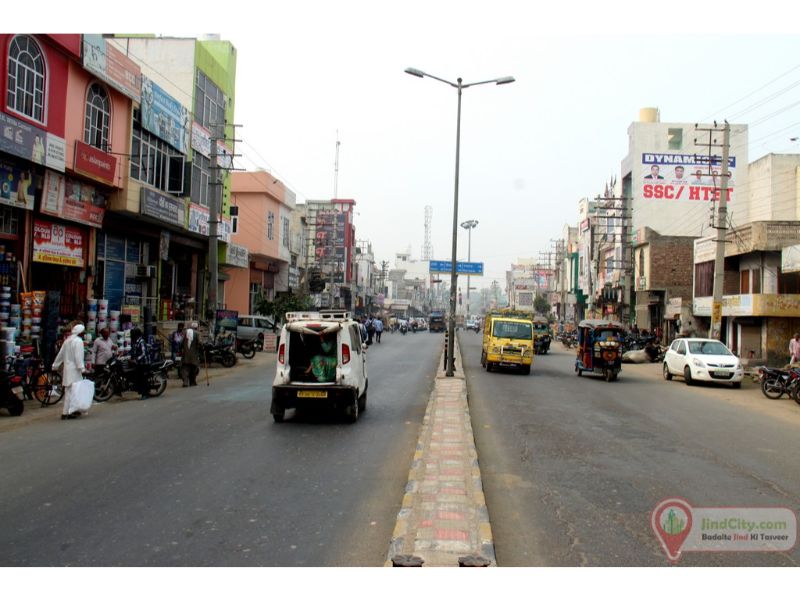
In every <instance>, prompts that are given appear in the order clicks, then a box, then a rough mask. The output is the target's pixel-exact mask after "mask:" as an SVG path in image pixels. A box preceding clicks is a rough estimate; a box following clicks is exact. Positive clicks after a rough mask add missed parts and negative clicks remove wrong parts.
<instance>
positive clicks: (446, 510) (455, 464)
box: [385, 338, 497, 567]
mask: <svg viewBox="0 0 800 600" xmlns="http://www.w3.org/2000/svg"><path fill="white" fill-rule="evenodd" d="M455 349H456V350H455V356H456V360H455V365H456V372H455V376H454V377H445V373H444V370H443V369H442V365H443V359H444V350H442V354H441V355H440V356H439V362H438V363H437V375H436V379H435V382H434V387H433V391H432V392H431V396H430V400H429V401H428V407H427V409H426V411H425V417H424V419H423V421H422V429H421V431H420V435H419V439H418V441H417V449H416V452H415V453H414V459H413V461H412V463H411V468H410V470H409V473H408V483H407V484H406V490H405V495H404V496H403V504H402V506H401V508H400V511H399V512H398V514H397V522H396V524H395V528H394V533H393V534H392V540H391V542H390V544H389V552H388V556H387V561H386V563H385V564H386V566H392V558H393V557H398V556H403V555H405V556H408V555H413V556H417V557H419V558H422V559H423V560H424V564H423V566H425V567H457V566H459V560H458V559H459V558H460V557H464V556H469V555H472V556H475V555H479V556H482V557H483V558H485V559H487V561H489V563H490V566H497V564H496V559H495V553H494V541H493V539H492V529H491V526H490V524H489V512H488V510H487V509H486V500H485V498H484V495H483V484H482V482H481V473H480V468H479V466H478V453H477V450H476V448H475V439H474V437H473V432H472V423H471V421H470V416H469V405H468V401H467V386H466V381H465V379H464V371H463V368H462V361H461V350H460V347H459V345H458V338H456V340H455Z"/></svg>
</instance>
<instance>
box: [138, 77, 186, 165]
mask: <svg viewBox="0 0 800 600" xmlns="http://www.w3.org/2000/svg"><path fill="white" fill-rule="evenodd" d="M141 106H142V127H143V128H144V129H146V130H147V131H149V132H150V133H152V134H153V135H155V136H156V137H158V138H160V139H162V140H164V141H165V142H167V143H168V144H169V145H170V146H172V147H173V148H175V149H176V150H178V152H181V153H182V154H186V135H187V132H188V129H189V111H188V110H187V108H186V107H185V106H184V105H183V104H181V103H180V102H178V101H177V100H176V99H175V98H173V97H172V96H170V95H169V94H168V93H167V92H165V91H164V89H163V88H161V86H159V85H158V84H157V83H155V82H154V81H153V80H152V79H150V78H148V77H145V76H144V75H142V104H141Z"/></svg>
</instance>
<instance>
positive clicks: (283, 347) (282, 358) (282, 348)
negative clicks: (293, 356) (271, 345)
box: [278, 344, 286, 365]
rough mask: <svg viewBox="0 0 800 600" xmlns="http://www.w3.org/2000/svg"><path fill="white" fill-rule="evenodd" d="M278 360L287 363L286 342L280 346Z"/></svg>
mask: <svg viewBox="0 0 800 600" xmlns="http://www.w3.org/2000/svg"><path fill="white" fill-rule="evenodd" d="M278 362H279V363H281V364H282V365H283V364H286V344H281V346H280V348H278Z"/></svg>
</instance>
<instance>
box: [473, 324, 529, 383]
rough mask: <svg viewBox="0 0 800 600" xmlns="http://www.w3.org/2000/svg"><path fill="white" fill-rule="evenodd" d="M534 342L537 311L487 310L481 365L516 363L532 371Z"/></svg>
mask: <svg viewBox="0 0 800 600" xmlns="http://www.w3.org/2000/svg"><path fill="white" fill-rule="evenodd" d="M533 342H534V338H533V315H530V314H529V313H525V312H521V311H513V310H508V309H505V310H498V311H493V312H490V313H487V314H486V320H485V322H484V326H483V347H482V349H481V365H482V366H483V367H485V368H486V370H487V371H493V370H494V369H495V368H497V367H513V368H517V369H520V370H521V371H522V372H523V373H525V374H528V373H530V372H531V365H533V354H534V347H533Z"/></svg>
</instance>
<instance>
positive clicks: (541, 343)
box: [533, 316, 550, 354]
mask: <svg viewBox="0 0 800 600" xmlns="http://www.w3.org/2000/svg"><path fill="white" fill-rule="evenodd" d="M533 345H534V350H535V352H536V354H547V351H548V350H550V323H549V322H548V320H547V319H546V318H545V317H541V316H535V317H533Z"/></svg>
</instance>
